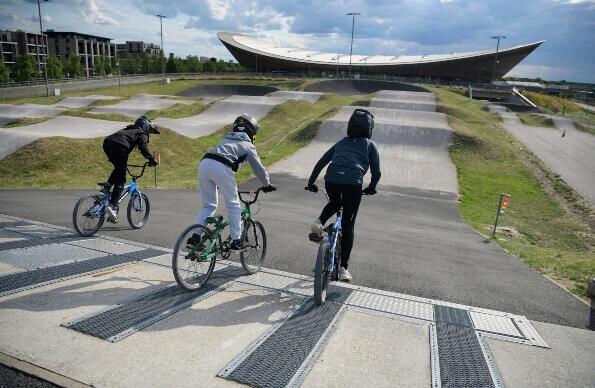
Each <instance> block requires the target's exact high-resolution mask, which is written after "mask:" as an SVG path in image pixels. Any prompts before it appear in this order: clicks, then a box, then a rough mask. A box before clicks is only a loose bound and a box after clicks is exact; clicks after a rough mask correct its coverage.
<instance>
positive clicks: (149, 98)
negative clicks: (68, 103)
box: [90, 94, 194, 118]
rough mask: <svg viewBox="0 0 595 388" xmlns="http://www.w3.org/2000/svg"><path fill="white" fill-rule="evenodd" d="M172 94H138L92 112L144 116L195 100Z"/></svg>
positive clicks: (99, 107) (132, 116) (134, 116)
mask: <svg viewBox="0 0 595 388" xmlns="http://www.w3.org/2000/svg"><path fill="white" fill-rule="evenodd" d="M167 97H171V96H162V95H151V94H137V95H135V96H132V97H130V98H129V99H128V100H125V101H122V102H119V103H117V104H113V105H106V106H98V107H96V108H93V109H91V110H90V112H91V113H118V114H121V115H124V116H129V117H131V118H136V117H138V116H142V115H144V114H145V113H147V112H148V111H150V110H154V109H165V108H169V107H171V106H173V105H176V104H192V103H193V102H194V101H186V100H176V99H173V98H167Z"/></svg>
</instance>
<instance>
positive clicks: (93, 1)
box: [82, 0, 120, 26]
mask: <svg viewBox="0 0 595 388" xmlns="http://www.w3.org/2000/svg"><path fill="white" fill-rule="evenodd" d="M99 2H100V0H83V1H82V5H83V7H84V10H83V18H84V19H85V21H86V22H87V23H92V24H100V25H111V26H117V25H119V24H120V23H118V22H117V21H116V20H115V19H113V18H111V17H109V16H107V15H106V14H105V12H104V11H103V10H101V8H100V7H99V4H98V3H99Z"/></svg>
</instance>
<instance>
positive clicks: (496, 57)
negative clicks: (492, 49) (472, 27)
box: [492, 35, 506, 82]
mask: <svg viewBox="0 0 595 388" xmlns="http://www.w3.org/2000/svg"><path fill="white" fill-rule="evenodd" d="M492 39H498V43H497V44H496V56H495V57H494V67H493V68H492V82H494V80H495V79H496V64H497V63H498V50H499V49H500V39H506V37H505V36H504V35H496V36H492Z"/></svg>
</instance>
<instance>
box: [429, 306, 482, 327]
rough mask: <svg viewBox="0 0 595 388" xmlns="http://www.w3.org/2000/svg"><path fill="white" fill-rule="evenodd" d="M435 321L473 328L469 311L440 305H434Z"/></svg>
mask: <svg viewBox="0 0 595 388" xmlns="http://www.w3.org/2000/svg"><path fill="white" fill-rule="evenodd" d="M434 321H436V322H444V323H450V324H452V325H459V326H465V327H473V323H472V322H471V317H470V316H469V312H468V311H466V310H461V309H457V308H454V307H448V306H442V305H438V304H435V305H434Z"/></svg>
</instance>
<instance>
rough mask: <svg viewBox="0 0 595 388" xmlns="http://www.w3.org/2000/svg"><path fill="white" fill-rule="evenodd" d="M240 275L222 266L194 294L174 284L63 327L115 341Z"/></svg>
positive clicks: (238, 269) (214, 290) (237, 269)
mask: <svg viewBox="0 0 595 388" xmlns="http://www.w3.org/2000/svg"><path fill="white" fill-rule="evenodd" d="M244 274H245V271H244V270H243V269H242V268H240V267H234V266H229V267H225V268H223V269H221V270H219V271H216V272H215V273H213V276H212V277H211V279H210V280H209V282H208V283H207V284H206V285H205V286H204V287H202V288H201V289H199V290H197V291H193V292H189V291H186V290H184V289H182V288H180V287H178V286H177V285H175V284H174V285H172V286H169V287H166V288H162V289H160V290H157V291H154V292H150V293H148V294H144V295H141V296H139V297H137V298H135V299H132V300H129V301H127V302H124V303H122V304H120V305H115V306H111V307H108V308H107V309H104V310H101V311H98V312H96V313H94V314H92V315H90V316H86V317H82V318H79V319H77V320H75V321H73V322H70V323H67V324H64V325H63V326H65V327H68V328H70V329H73V330H76V331H80V332H81V333H85V334H89V335H92V336H94V337H98V338H101V339H104V340H108V341H111V342H115V341H118V340H121V339H122V338H125V337H127V336H129V335H130V334H132V333H135V332H137V331H139V330H141V329H143V328H145V327H147V326H149V325H151V324H153V323H155V322H157V321H160V320H161V319H163V318H165V317H168V316H169V315H172V314H174V313H176V312H178V311H180V310H183V309H185V308H187V307H189V306H191V305H192V304H194V303H196V302H198V301H199V300H202V299H205V298H207V297H209V296H211V295H213V294H215V293H217V292H219V291H220V290H222V289H224V288H225V286H226V284H229V283H230V282H232V281H233V280H235V279H237V278H238V277H240V276H242V275H244Z"/></svg>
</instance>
